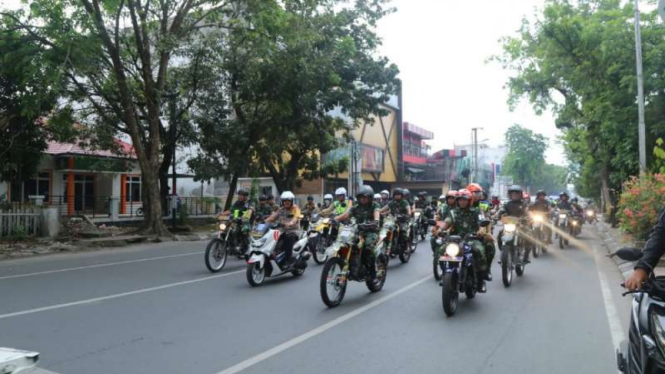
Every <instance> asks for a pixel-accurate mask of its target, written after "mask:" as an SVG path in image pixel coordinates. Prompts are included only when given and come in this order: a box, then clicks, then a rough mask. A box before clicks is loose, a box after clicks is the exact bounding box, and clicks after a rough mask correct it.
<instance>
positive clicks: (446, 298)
mask: <svg viewBox="0 0 665 374" xmlns="http://www.w3.org/2000/svg"><path fill="white" fill-rule="evenodd" d="M456 278H457V277H456V276H455V275H454V274H453V273H446V275H444V276H443V284H442V287H441V301H442V303H443V311H444V313H446V315H447V316H448V317H452V316H453V315H455V312H457V303H458V301H459V290H458V289H457V279H456Z"/></svg>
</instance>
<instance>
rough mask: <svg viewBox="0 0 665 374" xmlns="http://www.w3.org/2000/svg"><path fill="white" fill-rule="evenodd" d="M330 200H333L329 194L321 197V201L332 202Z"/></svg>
mask: <svg viewBox="0 0 665 374" xmlns="http://www.w3.org/2000/svg"><path fill="white" fill-rule="evenodd" d="M332 199H333V195H331V194H329V193H327V194H326V195H325V196H323V200H332Z"/></svg>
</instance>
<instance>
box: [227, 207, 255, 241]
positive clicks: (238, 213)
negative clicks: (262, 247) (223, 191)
mask: <svg viewBox="0 0 665 374" xmlns="http://www.w3.org/2000/svg"><path fill="white" fill-rule="evenodd" d="M250 209H251V210H255V208H254V205H252V203H251V202H250V201H249V200H245V201H236V202H235V203H233V205H231V216H232V217H233V219H238V218H242V219H243V221H242V222H243V225H242V233H243V235H246V234H247V233H249V230H250V226H251V220H252V218H253V217H252V213H251V212H250V211H249V210H250Z"/></svg>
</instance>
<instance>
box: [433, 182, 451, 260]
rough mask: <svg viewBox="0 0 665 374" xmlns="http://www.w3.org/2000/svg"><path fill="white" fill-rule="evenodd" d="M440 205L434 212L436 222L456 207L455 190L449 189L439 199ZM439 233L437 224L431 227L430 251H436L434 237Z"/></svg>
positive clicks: (441, 220)
mask: <svg viewBox="0 0 665 374" xmlns="http://www.w3.org/2000/svg"><path fill="white" fill-rule="evenodd" d="M440 200H441V202H442V205H441V206H440V207H439V209H438V210H437V212H436V215H435V218H434V219H435V220H436V222H437V223H438V222H443V221H444V220H445V219H446V218H447V217H448V214H449V213H450V211H451V210H453V209H455V208H456V207H457V191H455V190H450V191H448V192H447V193H446V194H445V195H443V196H442V199H440ZM438 233H439V226H434V227H432V238H431V239H430V244H431V245H432V252H434V251H436V250H437V248H438V246H437V244H436V238H437V235H438Z"/></svg>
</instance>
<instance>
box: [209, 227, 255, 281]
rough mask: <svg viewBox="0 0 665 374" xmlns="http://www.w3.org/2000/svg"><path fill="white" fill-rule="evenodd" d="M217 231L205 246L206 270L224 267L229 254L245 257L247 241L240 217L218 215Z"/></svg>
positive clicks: (246, 254)
mask: <svg viewBox="0 0 665 374" xmlns="http://www.w3.org/2000/svg"><path fill="white" fill-rule="evenodd" d="M217 220H218V222H219V231H217V233H216V234H215V237H214V238H213V239H212V240H210V242H209V243H208V246H207V247H206V253H205V264H206V267H207V268H208V270H210V271H211V272H213V273H217V272H219V271H221V270H222V269H224V266H225V265H226V260H227V257H228V256H229V255H231V256H236V257H238V258H239V259H245V260H246V259H247V258H249V257H248V253H247V251H248V248H249V242H248V238H247V237H246V236H245V235H243V233H242V227H243V224H245V222H244V221H243V219H242V218H235V219H232V218H231V217H230V216H219V218H218V219H217Z"/></svg>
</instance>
